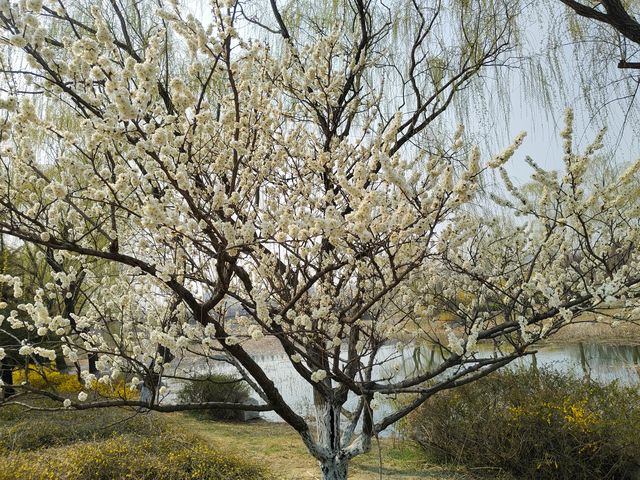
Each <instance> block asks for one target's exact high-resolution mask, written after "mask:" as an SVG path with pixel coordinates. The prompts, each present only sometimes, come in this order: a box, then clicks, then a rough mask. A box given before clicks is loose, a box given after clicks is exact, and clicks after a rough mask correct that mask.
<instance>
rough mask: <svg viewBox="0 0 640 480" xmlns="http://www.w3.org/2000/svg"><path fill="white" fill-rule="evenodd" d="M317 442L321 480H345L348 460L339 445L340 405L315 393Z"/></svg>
mask: <svg viewBox="0 0 640 480" xmlns="http://www.w3.org/2000/svg"><path fill="white" fill-rule="evenodd" d="M314 396H315V398H314V403H315V407H316V428H317V441H318V444H319V446H320V448H321V449H323V450H324V452H325V453H324V455H323V456H321V457H319V458H320V460H319V462H320V473H321V477H320V478H321V479H322V480H346V479H347V470H348V467H349V459H348V458H345V456H344V455H343V452H342V447H341V445H340V440H341V432H340V404H339V403H335V404H334V403H333V402H332V401H331V399H327V398H324V397H323V396H322V394H321V393H320V392H319V391H317V390H316V391H315V395H314Z"/></svg>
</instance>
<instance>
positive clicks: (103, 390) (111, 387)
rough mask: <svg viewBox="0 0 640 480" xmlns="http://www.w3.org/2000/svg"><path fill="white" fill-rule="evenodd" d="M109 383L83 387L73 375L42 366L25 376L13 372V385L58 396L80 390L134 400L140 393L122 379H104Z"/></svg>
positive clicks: (16, 371)
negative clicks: (57, 394) (25, 386)
mask: <svg viewBox="0 0 640 480" xmlns="http://www.w3.org/2000/svg"><path fill="white" fill-rule="evenodd" d="M106 379H107V380H109V383H103V382H101V381H94V382H93V383H92V384H91V385H83V384H82V383H80V381H79V380H78V376H77V375H75V374H73V373H62V372H59V371H58V370H56V369H54V368H50V367H44V366H35V367H34V366H30V367H29V368H28V370H27V373H26V375H25V369H24V368H20V369H16V370H14V371H13V383H14V384H15V385H20V384H21V383H22V382H26V383H28V384H29V385H30V386H31V387H33V388H37V389H39V390H51V391H54V392H56V393H59V394H76V393H78V392H80V391H82V390H85V391H87V392H89V393H94V394H95V395H97V396H100V397H107V398H122V399H129V400H131V399H135V398H138V397H139V395H140V393H139V392H138V391H137V390H131V389H130V388H128V387H127V385H126V382H125V381H124V380H123V379H120V380H117V381H113V380H110V379H109V377H106Z"/></svg>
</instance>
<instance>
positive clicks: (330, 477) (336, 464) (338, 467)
mask: <svg viewBox="0 0 640 480" xmlns="http://www.w3.org/2000/svg"><path fill="white" fill-rule="evenodd" d="M348 468H349V460H346V459H338V458H335V457H334V458H332V459H329V460H324V461H321V462H320V473H321V477H320V478H321V479H322V480H347V471H348Z"/></svg>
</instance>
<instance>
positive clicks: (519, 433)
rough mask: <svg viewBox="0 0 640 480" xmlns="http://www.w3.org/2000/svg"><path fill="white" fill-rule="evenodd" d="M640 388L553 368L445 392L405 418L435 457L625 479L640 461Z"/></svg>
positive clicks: (536, 472)
mask: <svg viewBox="0 0 640 480" xmlns="http://www.w3.org/2000/svg"><path fill="white" fill-rule="evenodd" d="M638 425H640V394H639V393H638V392H637V391H636V390H634V389H631V388H624V387H621V386H619V385H617V384H615V383H614V384H610V385H601V384H598V383H594V382H587V381H582V380H580V379H577V378H575V377H571V376H567V375H566V374H562V373H559V372H556V371H553V370H551V369H543V370H538V369H535V368H531V369H528V370H517V371H503V372H500V373H495V374H493V375H491V376H489V377H487V378H485V379H482V380H480V381H477V382H474V383H472V384H469V385H466V386H464V387H461V388H458V389H456V390H455V391H450V392H441V393H440V394H438V395H436V396H434V397H432V398H431V399H430V400H429V401H427V402H426V403H425V404H424V405H423V406H422V407H420V408H419V409H418V410H416V411H415V412H414V413H413V414H412V416H411V417H410V418H409V419H408V421H407V422H405V424H404V428H405V430H406V431H407V432H408V434H409V435H410V437H411V438H412V439H414V440H415V441H416V442H418V443H419V444H420V445H421V446H422V448H423V449H424V450H425V451H426V452H427V453H428V454H429V455H430V456H432V457H435V458H436V459H438V460H441V461H446V462H455V463H462V464H465V465H468V466H473V467H494V468H497V469H502V470H505V471H508V472H510V473H513V474H515V475H518V476H522V477H524V478H534V479H540V480H543V479H554V480H555V479H585V480H586V479H598V480H600V479H624V478H631V475H633V474H634V472H635V473H637V471H638V466H639V464H640V435H638Z"/></svg>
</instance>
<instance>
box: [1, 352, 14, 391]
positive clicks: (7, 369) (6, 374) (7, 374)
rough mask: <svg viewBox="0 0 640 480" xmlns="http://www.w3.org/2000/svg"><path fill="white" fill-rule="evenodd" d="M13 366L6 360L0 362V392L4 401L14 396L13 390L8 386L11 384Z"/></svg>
mask: <svg viewBox="0 0 640 480" xmlns="http://www.w3.org/2000/svg"><path fill="white" fill-rule="evenodd" d="M13 366H14V365H13V362H11V361H9V359H7V358H4V359H2V360H0V378H1V379H2V382H3V383H4V386H3V387H2V389H1V390H2V398H3V399H4V400H6V399H8V398H9V397H11V396H13V395H15V394H16V391H15V389H14V388H13V387H9V386H8V385H12V384H13Z"/></svg>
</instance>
